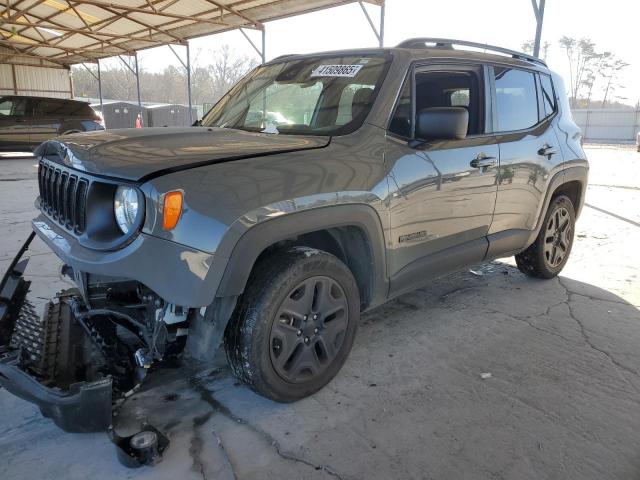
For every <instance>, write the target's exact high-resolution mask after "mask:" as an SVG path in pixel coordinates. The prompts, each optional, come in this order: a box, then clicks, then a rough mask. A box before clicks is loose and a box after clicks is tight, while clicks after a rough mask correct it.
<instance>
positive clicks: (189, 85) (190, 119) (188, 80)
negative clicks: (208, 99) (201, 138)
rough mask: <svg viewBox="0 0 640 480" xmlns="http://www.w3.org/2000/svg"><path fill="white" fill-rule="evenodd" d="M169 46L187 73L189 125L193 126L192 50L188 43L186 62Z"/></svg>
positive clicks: (186, 45)
mask: <svg viewBox="0 0 640 480" xmlns="http://www.w3.org/2000/svg"><path fill="white" fill-rule="evenodd" d="M167 46H168V47H169V49H170V50H171V51H172V52H173V54H174V55H175V57H176V58H177V59H178V61H179V62H180V63H181V64H182V66H183V67H184V69H185V70H186V71H187V97H188V99H189V123H190V124H191V125H193V122H194V120H193V105H192V101H191V50H190V49H189V42H188V41H187V43H186V44H185V47H186V49H187V61H186V62H185V61H184V60H182V58H180V55H178V52H176V51H175V50H174V49H173V47H172V46H171V45H167Z"/></svg>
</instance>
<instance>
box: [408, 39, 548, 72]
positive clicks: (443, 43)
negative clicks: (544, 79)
mask: <svg viewBox="0 0 640 480" xmlns="http://www.w3.org/2000/svg"><path fill="white" fill-rule="evenodd" d="M430 43H433V44H434V45H433V47H435V48H445V49H450V50H453V46H454V45H460V46H463V47H473V48H481V49H483V50H489V51H492V52H498V53H503V54H505V55H510V56H511V57H513V58H517V59H519V60H526V61H529V62H533V63H539V64H540V65H544V66H545V67H546V66H547V64H546V63H545V62H544V61H543V60H541V59H539V58H538V57H534V56H533V55H528V54H526V53H523V52H516V51H515V50H509V49H508V48H502V47H495V46H493V45H487V44H485V43H477V42H467V41H465V40H453V39H449V38H429V37H424V38H423V37H420V38H410V39H409V40H405V41H404V42H401V43H400V44H398V46H397V48H425V47H428V45H427V44H430ZM433 47H432V48H433Z"/></svg>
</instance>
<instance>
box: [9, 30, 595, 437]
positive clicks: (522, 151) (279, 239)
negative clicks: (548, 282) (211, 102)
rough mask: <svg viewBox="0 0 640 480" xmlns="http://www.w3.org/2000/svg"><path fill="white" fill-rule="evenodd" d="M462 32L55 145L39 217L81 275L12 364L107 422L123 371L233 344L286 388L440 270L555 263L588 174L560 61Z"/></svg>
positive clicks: (239, 360)
mask: <svg viewBox="0 0 640 480" xmlns="http://www.w3.org/2000/svg"><path fill="white" fill-rule="evenodd" d="M459 45H461V46H463V47H464V46H471V47H478V45H476V44H470V43H468V42H459V41H453V40H442V39H413V40H408V41H406V42H403V43H402V44H400V45H399V46H398V47H397V48H384V49H373V50H349V51H340V52H330V53H322V54H315V55H291V56H285V57H280V58H277V59H275V60H273V61H271V62H269V63H267V64H265V65H262V66H260V67H258V68H256V69H255V70H254V71H253V72H251V73H250V74H249V75H248V76H247V77H245V78H244V79H243V80H242V81H240V82H239V83H238V84H237V85H236V86H235V87H234V88H233V89H231V91H230V92H229V93H228V94H227V95H226V96H225V97H224V98H222V100H220V102H219V103H218V104H217V105H216V106H215V107H214V108H213V109H212V110H211V111H209V112H208V113H207V114H206V115H205V117H204V119H203V120H202V122H201V125H200V126H197V127H193V128H147V129H142V130H140V129H138V130H109V131H106V132H95V133H87V134H79V135H69V136H68V137H65V138H61V139H57V140H53V141H50V142H47V143H45V144H43V145H42V146H41V147H40V148H39V149H38V150H37V156H38V158H39V162H40V168H39V182H40V197H39V206H40V210H41V214H40V215H39V216H38V217H37V218H36V219H35V220H34V221H33V229H34V231H35V233H36V234H37V235H38V236H39V237H40V238H42V239H43V240H44V241H45V242H46V243H47V244H48V245H49V247H50V248H51V249H52V250H53V251H54V252H55V253H56V254H57V255H58V256H59V257H60V259H61V260H62V261H63V262H64V264H65V266H64V268H63V272H64V273H65V274H66V275H68V276H69V277H71V278H72V279H74V280H75V282H76V284H77V286H78V288H77V290H74V291H67V292H65V293H64V294H61V295H60V296H59V297H58V298H57V299H56V300H54V301H53V303H52V304H51V305H52V306H51V308H50V309H49V310H48V317H46V318H45V319H44V320H43V322H44V325H51V326H50V327H47V328H49V330H51V331H52V332H55V334H56V335H57V336H55V335H53V334H52V336H51V338H52V339H53V340H52V339H49V337H47V338H44V337H43V339H40V340H38V341H37V342H34V341H31V342H27V341H23V340H22V339H23V338H27V337H26V336H25V335H23V332H22V331H21V329H23V328H26V327H24V324H25V322H23V323H21V324H20V326H16V327H15V328H13V326H12V325H11V329H13V334H12V335H11V338H12V340H11V342H12V343H11V344H10V346H9V347H7V348H6V350H5V351H6V352H7V353H6V354H5V358H4V360H2V361H1V362H0V383H2V384H3V385H5V386H6V388H7V389H9V390H11V391H13V392H15V393H17V394H18V395H21V396H23V397H25V398H29V399H31V400H32V401H35V402H36V403H38V404H39V405H40V406H41V407H42V410H43V411H44V412H45V413H46V414H47V415H50V416H53V417H54V419H55V420H56V422H58V424H60V425H62V426H63V427H65V428H79V427H77V422H78V421H79V419H85V421H86V419H91V422H89V424H88V425H87V424H83V425H82V428H83V429H88V428H97V427H103V426H104V423H105V422H108V420H109V419H110V417H109V412H110V410H109V409H110V406H111V404H110V401H111V398H112V397H111V394H112V390H113V393H114V395H115V396H116V397H119V396H122V395H124V392H127V391H128V390H130V389H132V388H135V386H136V385H137V384H138V383H139V382H140V379H141V378H142V377H143V376H144V374H145V373H147V372H149V371H150V369H154V368H159V367H161V366H162V365H163V364H165V363H166V362H167V361H169V360H171V361H173V360H175V359H179V360H180V361H182V362H183V363H187V364H193V363H194V362H196V361H201V362H202V361H204V362H207V361H211V360H212V359H213V357H214V354H215V352H216V350H217V349H218V346H219V345H220V344H221V343H224V346H225V349H226V353H227V358H228V362H229V364H230V366H231V369H232V370H233V373H234V374H235V375H236V376H237V377H238V378H240V379H242V380H243V381H244V382H246V383H247V384H248V385H249V386H251V388H253V389H254V390H255V391H257V392H258V393H260V394H261V395H264V396H266V397H269V398H271V399H274V400H277V401H285V402H288V401H293V400H297V399H300V398H303V397H305V396H307V395H310V394H312V393H314V392H315V391H317V390H318V389H320V388H322V387H323V386H324V385H325V384H326V383H327V382H329V381H330V380H331V378H332V377H333V376H334V375H335V374H336V373H337V372H338V371H339V370H340V367H341V366H342V365H343V364H344V362H345V359H346V358H347V355H348V354H349V351H350V349H351V346H352V344H353V340H354V336H355V334H356V328H357V325H358V320H359V317H360V314H361V312H364V311H367V310H370V309H372V308H374V307H376V306H378V305H381V304H382V303H384V302H386V301H387V300H389V299H391V298H394V297H396V296H398V295H400V294H402V293H404V292H407V291H410V290H412V289H415V288H416V287H419V286H421V285H423V284H425V283H428V282H429V281H431V280H432V279H433V278H434V277H437V276H439V275H443V274H446V273H448V272H452V271H454V270H457V269H462V268H466V267H468V266H470V265H473V264H477V263H479V262H486V261H488V260H491V259H494V258H497V257H505V256H510V255H515V258H516V262H517V265H518V268H519V269H520V270H521V271H522V272H524V273H526V274H527V275H530V276H533V277H538V278H552V277H554V276H555V275H557V274H558V273H559V272H560V271H561V270H562V268H563V267H564V265H565V264H566V262H567V259H568V258H569V253H570V251H571V246H572V243H573V236H574V225H575V220H576V218H577V216H578V214H579V213H580V210H581V207H582V204H583V201H584V194H585V190H586V186H587V173H588V163H587V160H586V158H585V154H584V152H583V150H582V148H581V146H580V143H581V142H580V141H581V134H580V129H579V128H578V127H577V126H576V124H575V123H574V122H573V120H572V118H571V112H570V109H569V105H568V102H567V96H566V94H565V91H564V87H563V84H562V80H561V79H560V77H559V76H558V75H556V74H555V73H553V72H551V71H550V70H549V69H548V68H547V67H546V65H545V64H544V63H543V62H542V61H541V60H539V59H537V58H533V57H531V56H528V55H526V54H523V53H518V52H513V51H510V50H505V49H501V48H497V47H488V46H486V45H480V47H481V48H483V49H487V50H489V51H491V52H493V53H478V52H477V51H470V50H469V49H467V50H465V49H460V48H457V49H454V46H459ZM11 275H12V278H15V279H18V278H19V277H20V269H18V268H15V269H14V271H13V273H12V274H11ZM16 288H17V287H16ZM22 290H24V288H23V289H22ZM15 298H16V296H15V295H14V299H15ZM18 303H19V301H14V302H13V305H14V307H15V306H16V305H17V304H18ZM7 318H9V317H8V316H7ZM26 323H27V324H28V322H26ZM7 324H9V320H7ZM16 325H17V324H16ZM61 329H62V330H61ZM49 330H46V331H49ZM76 330H77V332H76ZM60 332H62V333H60ZM69 332H71V334H73V335H71V334H70V333H69ZM73 332H76V333H73ZM78 332H79V333H78ZM69 335H71V337H69ZM74 335H75V336H74ZM45 336H46V335H45ZM69 338H71V339H72V340H69ZM87 338H88V340H87ZM7 341H8V340H7ZM74 344H75V345H78V344H83V345H84V344H89V345H93V346H94V348H97V349H98V350H99V351H100V352H101V355H93V356H92V355H89V354H87V353H86V351H88V350H90V349H89V347H87V348H85V349H84V350H82V349H76V350H74V355H75V357H73V356H72V357H70V356H69V355H68V354H66V353H64V352H68V351H69V348H70V347H69V345H74ZM42 345H44V347H42ZM18 347H20V348H21V350H20V349H19V348H18ZM43 348H44V349H45V350H46V351H44V353H43ZM19 351H22V352H23V354H22V356H20V355H19V354H18V353H17V352H19ZM27 352H28V353H29V354H27ZM60 352H63V353H60ZM43 358H44V359H46V362H45V361H44V360H42V359H43ZM59 358H61V359H63V360H61V361H63V362H64V365H63V367H64V368H62V367H57V369H56V370H53V369H51V367H50V366H51V365H55V364H56V361H57V359H59ZM32 359H36V360H32ZM379 361H381V362H382V361H384V359H382V358H381V359H379ZM79 365H81V366H82V368H78V366H79ZM70 366H73V367H74V368H75V369H73V370H72V369H70V368H71V367H70ZM65 368H66V369H65ZM34 372H35V373H37V375H36V378H38V382H34V381H33V380H32V377H30V376H29V375H34ZM43 383H46V385H47V387H44V386H43ZM54 386H55V387H56V390H55V392H52V388H53V387H54ZM43 392H44V393H43ZM105 398H106V400H105ZM97 410H99V412H100V413H96V411H97Z"/></svg>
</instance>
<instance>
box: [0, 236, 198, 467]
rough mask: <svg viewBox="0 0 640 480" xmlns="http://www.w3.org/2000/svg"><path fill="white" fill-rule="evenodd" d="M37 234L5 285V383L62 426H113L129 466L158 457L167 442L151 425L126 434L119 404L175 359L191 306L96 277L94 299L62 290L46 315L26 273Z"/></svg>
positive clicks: (1, 294)
mask: <svg viewBox="0 0 640 480" xmlns="http://www.w3.org/2000/svg"><path fill="white" fill-rule="evenodd" d="M33 238H34V233H31V235H30V236H29V237H28V238H27V240H26V241H25V243H24V245H23V246H22V247H21V248H20V250H19V252H18V254H17V255H16V257H15V259H14V260H13V261H12V262H11V264H10V266H9V269H8V270H7V272H6V273H5V275H4V276H3V278H2V282H1V283H0V386H2V387H4V388H5V389H6V390H7V391H9V392H11V393H12V394H14V395H16V396H17V397H20V398H22V399H24V400H26V401H28V402H31V403H33V404H35V405H37V406H38V407H39V408H40V411H41V412H42V414H43V415H44V416H45V417H48V418H51V419H52V420H53V421H54V422H55V424H56V425H57V426H58V427H60V428H61V429H62V430H65V431H67V432H76V433H81V432H99V431H105V432H106V431H108V432H109V436H110V438H111V440H112V442H113V443H114V445H115V446H116V448H117V452H118V458H119V460H120V461H121V462H122V463H123V464H124V465H125V466H127V467H138V466H141V465H151V464H154V463H156V462H158V461H159V460H160V459H161V457H162V452H163V451H164V450H165V449H166V448H167V446H168V444H169V440H168V439H167V438H166V437H165V436H164V435H162V434H161V433H160V432H159V431H158V430H157V429H155V428H154V427H152V426H151V425H149V424H146V423H145V424H143V427H142V431H140V432H138V433H137V434H135V435H133V436H131V437H120V436H119V435H117V433H116V432H115V430H114V428H113V424H112V423H113V422H112V420H113V415H114V411H113V409H114V406H115V405H119V406H121V405H122V403H123V402H124V399H126V398H129V397H130V396H131V395H132V394H133V393H134V392H136V391H137V390H138V389H139V388H140V386H141V382H142V379H143V378H144V377H145V376H146V374H147V372H148V371H149V370H148V369H149V368H151V366H152V364H154V365H155V364H159V365H160V366H162V365H164V364H170V363H171V362H172V361H174V360H175V358H177V356H178V355H179V354H180V352H181V351H182V348H183V347H184V343H185V342H184V340H185V338H186V337H185V335H186V333H185V332H186V331H187V328H186V326H187V324H188V321H187V312H188V311H186V310H183V309H177V308H176V307H175V306H171V305H168V304H165V303H163V301H162V300H161V299H159V298H158V297H157V296H155V295H154V294H153V292H151V291H149V290H147V289H143V288H140V287H135V288H134V287H133V286H132V285H131V282H123V283H118V282H116V283H113V284H111V283H109V284H108V285H106V286H105V284H101V283H100V282H98V284H97V285H98V286H96V287H95V289H94V290H92V292H93V294H94V295H93V297H92V301H91V302H90V301H89V300H88V299H87V298H86V296H87V293H88V292H87V291H86V290H85V291H84V295H83V293H81V292H80V291H78V290H77V289H71V290H67V291H63V292H60V293H58V294H56V296H55V298H53V299H52V300H50V301H49V302H48V303H47V305H46V308H45V311H44V314H43V315H42V317H40V316H39V315H36V314H35V309H34V308H33V306H32V305H31V304H30V303H29V302H28V300H27V292H28V291H29V287H30V283H31V282H30V281H28V280H25V278H24V272H25V269H26V266H27V263H28V259H24V260H23V259H22V256H23V255H24V253H25V252H26V251H27V249H28V248H29V245H30V243H31V241H32V240H33ZM64 270H65V269H63V271H64ZM104 281H105V280H104V279H103V283H104ZM85 287H86V285H85ZM96 299H97V300H99V301H100V302H101V304H100V305H96V304H94V300H96ZM132 302H133V303H132ZM92 307H93V308H92ZM166 322H169V323H170V325H169V326H167V323H166ZM139 359H142V360H143V361H139ZM163 362H164V363H163ZM115 408H117V407H115Z"/></svg>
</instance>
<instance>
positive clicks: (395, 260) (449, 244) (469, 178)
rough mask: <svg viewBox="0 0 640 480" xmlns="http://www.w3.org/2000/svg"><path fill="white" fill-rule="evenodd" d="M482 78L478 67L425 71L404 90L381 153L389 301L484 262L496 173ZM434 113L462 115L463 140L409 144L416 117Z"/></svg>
mask: <svg viewBox="0 0 640 480" xmlns="http://www.w3.org/2000/svg"><path fill="white" fill-rule="evenodd" d="M485 77H486V75H485V70H484V69H483V67H481V66H474V65H448V66H446V65H442V66H429V67H426V68H420V69H416V71H415V74H414V75H413V77H412V78H413V81H411V78H409V79H408V80H407V82H406V85H405V87H404V88H403V93H402V94H401V97H400V99H399V102H398V105H397V107H396V110H395V113H394V116H393V119H392V121H391V123H390V127H389V134H388V140H387V148H386V153H385V162H386V166H387V169H388V171H389V189H390V197H389V209H390V210H389V211H390V223H391V232H390V238H389V240H388V242H389V247H390V253H389V255H388V258H389V266H388V267H389V268H388V270H389V272H390V275H391V294H392V295H395V294H398V293H401V292H403V291H405V290H409V289H411V288H414V287H415V286H417V285H419V284H420V283H421V282H423V281H425V280H428V279H429V278H433V277H434V276H438V275H441V274H443V273H447V272H448V271H452V270H455V269H457V268H460V267H463V266H465V265H468V264H472V263H475V262H479V261H481V260H482V259H483V258H484V256H485V253H486V250H487V244H488V243H487V240H486V235H487V233H488V231H489V227H490V225H491V222H492V218H493V210H494V206H495V201H496V191H497V183H496V182H497V172H498V166H499V160H498V159H499V150H498V145H497V142H496V139H495V137H494V136H493V135H491V134H488V133H486V132H488V131H490V122H491V117H490V115H487V109H486V108H485V105H488V104H489V103H488V101H487V100H488V98H489V97H488V94H487V89H486V88H485V84H486V83H487V82H486V81H485ZM412 83H413V85H415V87H412ZM412 90H413V92H412ZM433 107H464V108H466V109H467V110H468V112H469V126H468V130H467V136H466V138H463V139H456V140H438V139H431V140H429V141H427V142H424V143H422V144H420V145H416V142H410V141H409V140H410V139H411V137H412V136H413V134H412V128H413V130H414V131H415V127H412V125H413V124H414V123H415V122H414V119H413V117H414V116H415V112H419V111H421V110H422V109H427V108H433Z"/></svg>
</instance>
